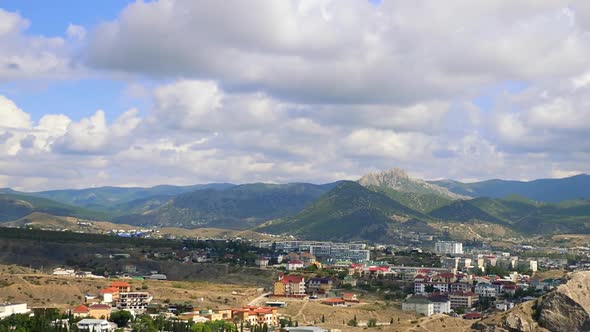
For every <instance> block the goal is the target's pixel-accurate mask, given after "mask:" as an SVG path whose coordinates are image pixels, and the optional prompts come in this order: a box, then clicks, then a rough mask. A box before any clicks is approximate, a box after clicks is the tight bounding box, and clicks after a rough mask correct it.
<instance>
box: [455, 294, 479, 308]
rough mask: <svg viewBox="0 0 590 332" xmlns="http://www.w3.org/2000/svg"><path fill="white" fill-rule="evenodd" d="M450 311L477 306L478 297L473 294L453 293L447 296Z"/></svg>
mask: <svg viewBox="0 0 590 332" xmlns="http://www.w3.org/2000/svg"><path fill="white" fill-rule="evenodd" d="M449 300H450V301H451V309H457V308H471V307H473V306H474V305H476V304H477V301H478V300H479V297H478V295H477V294H476V293H474V292H454V293H450V294H449Z"/></svg>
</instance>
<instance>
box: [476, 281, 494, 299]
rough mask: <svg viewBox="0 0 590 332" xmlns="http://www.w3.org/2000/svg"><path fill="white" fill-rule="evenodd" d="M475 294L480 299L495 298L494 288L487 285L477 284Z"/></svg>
mask: <svg viewBox="0 0 590 332" xmlns="http://www.w3.org/2000/svg"><path fill="white" fill-rule="evenodd" d="M474 290H475V293H476V294H477V295H479V296H481V297H496V295H497V294H498V293H497V291H496V287H494V286H492V285H491V284H489V283H479V284H477V285H475V287H474Z"/></svg>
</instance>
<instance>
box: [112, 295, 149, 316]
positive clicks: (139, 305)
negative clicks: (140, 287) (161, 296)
mask: <svg viewBox="0 0 590 332" xmlns="http://www.w3.org/2000/svg"><path fill="white" fill-rule="evenodd" d="M151 301H152V296H151V295H150V293H148V292H124V293H120V294H119V301H118V302H117V308H119V309H121V310H134V311H137V312H144V311H145V310H146V308H147V306H148V304H150V302H151Z"/></svg>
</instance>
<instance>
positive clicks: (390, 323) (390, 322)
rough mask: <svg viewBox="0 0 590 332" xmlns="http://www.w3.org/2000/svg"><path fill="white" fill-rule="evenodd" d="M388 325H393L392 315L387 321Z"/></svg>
mask: <svg viewBox="0 0 590 332" xmlns="http://www.w3.org/2000/svg"><path fill="white" fill-rule="evenodd" d="M389 325H393V317H391V320H390V321H389Z"/></svg>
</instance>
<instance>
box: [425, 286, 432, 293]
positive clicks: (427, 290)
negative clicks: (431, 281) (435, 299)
mask: <svg viewBox="0 0 590 332" xmlns="http://www.w3.org/2000/svg"><path fill="white" fill-rule="evenodd" d="M424 291H425V292H426V293H434V285H426V286H424Z"/></svg>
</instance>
